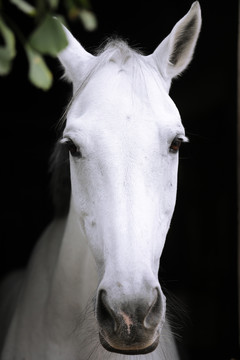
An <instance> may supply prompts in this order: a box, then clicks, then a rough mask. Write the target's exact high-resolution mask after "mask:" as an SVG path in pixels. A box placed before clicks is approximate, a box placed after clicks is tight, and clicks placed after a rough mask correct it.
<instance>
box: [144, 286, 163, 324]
mask: <svg viewBox="0 0 240 360" xmlns="http://www.w3.org/2000/svg"><path fill="white" fill-rule="evenodd" d="M155 290H156V292H157V294H156V297H155V299H154V301H153V303H152V305H151V306H150V308H149V310H148V313H147V315H146V317H145V319H144V322H143V323H144V327H145V328H146V329H151V328H155V327H157V326H158V324H159V320H160V318H161V316H162V315H163V307H164V304H163V302H162V299H161V294H160V291H159V290H158V289H157V288H156V289H155Z"/></svg>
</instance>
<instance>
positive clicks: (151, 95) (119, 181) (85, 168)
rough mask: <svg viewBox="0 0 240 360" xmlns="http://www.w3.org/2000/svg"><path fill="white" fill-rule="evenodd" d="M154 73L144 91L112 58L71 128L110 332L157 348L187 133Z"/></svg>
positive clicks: (105, 335) (76, 203) (123, 344)
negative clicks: (165, 258) (161, 272)
mask: <svg viewBox="0 0 240 360" xmlns="http://www.w3.org/2000/svg"><path fill="white" fill-rule="evenodd" d="M126 72H127V70H126ZM146 79H147V81H146V82H145V86H147V87H148V89H147V93H146V94H145V95H146V97H145V98H144V99H142V98H140V97H139V96H140V95H139V94H138V93H137V94H135V93H134V89H133V88H132V86H130V85H129V82H128V77H127V73H124V72H121V73H119V68H118V65H117V64H110V65H108V66H106V67H104V68H103V69H102V70H101V71H99V73H98V74H97V75H95V77H94V79H92V81H90V82H89V84H88V85H87V86H86V88H85V89H84V90H83V92H82V93H81V95H80V96H79V98H78V99H77V98H76V100H75V102H74V104H73V105H72V108H71V110H70V111H69V115H68V121H67V126H66V129H65V131H64V142H66V144H67V145H68V146H69V150H70V164H71V184H72V206H73V207H74V209H75V212H76V213H77V215H78V218H79V222H80V226H81V228H82V229H83V231H84V234H85V236H86V238H87V239H88V241H89V244H90V246H91V249H92V251H93V255H94V257H95V259H96V263H97V265H98V272H99V275H100V284H99V289H98V296H97V305H96V313H97V318H98V321H99V326H100V334H101V336H100V339H101V341H102V344H103V345H104V346H105V347H106V348H107V349H109V350H112V349H117V350H118V351H119V352H124V353H125V352H127V353H132V352H136V351H138V352H146V351H150V350H152V349H153V348H154V347H155V346H156V345H157V343H158V337H159V334H160V330H161V327H162V325H163V322H164V317H165V297H164V295H163V293H162V291H161V288H160V285H159V282H158V268H159V259H160V255H161V252H162V249H163V246H164V242H165V238H166V234H167V231H168V228H169V224H170V220H171V217H172V213H173V209H174V205H175V197H176V189H177V168H178V154H177V150H178V149H177V147H178V142H179V143H180V142H181V141H182V140H183V139H184V130H183V127H182V125H181V122H180V117H179V114H178V111H177V109H176V107H175V105H174V104H173V102H172V101H171V99H170V98H169V97H168V95H167V94H166V92H165V90H164V88H163V87H159V84H157V85H156V84H155V79H154V78H152V79H151V77H150V75H149V76H146ZM103 83H104V92H103V91H102V86H101V84H103ZM154 84H155V85H154ZM136 88H137V89H139V87H138V86H137V87H136ZM145 91H146V89H145ZM156 98H159V99H161V102H155V99H156ZM88 99H91V103H89V104H88V105H87V106H86V102H87V101H88ZM137 349H138V350H137Z"/></svg>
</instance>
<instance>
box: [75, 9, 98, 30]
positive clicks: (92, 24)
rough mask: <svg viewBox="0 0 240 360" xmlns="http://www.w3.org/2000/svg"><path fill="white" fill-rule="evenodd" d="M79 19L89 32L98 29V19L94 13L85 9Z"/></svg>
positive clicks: (81, 11) (80, 13)
mask: <svg viewBox="0 0 240 360" xmlns="http://www.w3.org/2000/svg"><path fill="white" fill-rule="evenodd" d="M79 17H80V19H81V21H82V23H83V26H84V27H85V29H86V30H88V31H94V30H96V28H97V18H96V16H95V14H94V13H93V12H92V11H89V10H86V9H83V10H80V12H79Z"/></svg>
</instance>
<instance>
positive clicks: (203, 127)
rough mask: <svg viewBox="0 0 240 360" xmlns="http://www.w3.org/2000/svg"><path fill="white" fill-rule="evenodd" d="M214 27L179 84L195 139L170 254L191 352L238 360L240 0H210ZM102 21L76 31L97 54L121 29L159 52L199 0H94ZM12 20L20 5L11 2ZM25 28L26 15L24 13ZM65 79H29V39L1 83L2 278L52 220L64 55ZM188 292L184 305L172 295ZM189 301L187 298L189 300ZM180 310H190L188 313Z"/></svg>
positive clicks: (170, 278) (209, 25)
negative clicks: (49, 83) (42, 83)
mask: <svg viewBox="0 0 240 360" xmlns="http://www.w3.org/2000/svg"><path fill="white" fill-rule="evenodd" d="M200 4H201V7H202V17H203V26H202V31H201V35H200V39H199V42H198V45H197V48H196V52H195V56H194V60H193V62H192V64H191V65H190V67H189V69H188V70H187V71H186V72H185V73H184V75H183V76H182V77H181V78H180V79H178V80H175V81H174V82H173V85H172V89H171V92H170V94H171V97H172V98H173V100H174V101H175V103H176V105H177V107H178V109H179V111H180V114H181V116H182V120H183V124H184V126H185V128H186V133H187V135H188V136H189V138H190V143H189V144H186V145H185V146H184V148H183V149H181V154H180V157H181V161H180V167H179V186H178V199H177V205H176V210H175V213H174V217H173V220H172V224H171V228H170V231H169V235H168V239H167V242H166V246H165V249H164V253H163V256H162V262H161V265H162V267H161V271H160V278H161V281H162V282H163V284H164V286H166V287H167V289H168V291H170V294H171V293H173V294H174V296H173V295H170V294H169V296H168V298H169V302H170V303H174V304H173V305H172V307H173V308H174V309H173V310H174V311H175V314H176V321H175V322H176V323H177V324H178V325H176V327H177V330H176V331H177V332H178V333H179V336H180V343H181V346H182V347H183V348H184V349H185V350H184V355H183V359H195V360H197V359H205V360H206V359H214V360H215V359H217V360H224V359H226V360H230V359H231V358H233V357H237V356H238V355H239V354H238V346H237V340H238V328H237V318H238V315H237V180H236V164H237V159H236V145H237V132H236V129H237V110H236V109H237V95H236V89H237V21H238V19H237V14H238V2H237V1H236V0H235V1H234V0H232V1H228V2H227V3H226V2H224V3H223V2H216V1H201V2H200ZM92 5H93V10H94V11H95V13H96V15H97V17H98V21H99V27H98V30H97V31H95V32H93V33H88V32H86V31H84V29H83V28H82V26H81V24H79V23H75V24H72V25H71V30H72V32H73V34H74V35H75V36H76V37H77V38H78V39H79V40H80V41H81V43H82V45H84V46H85V48H86V49H87V50H89V51H91V50H92V49H94V48H96V47H98V46H99V44H100V43H101V42H102V41H103V40H104V39H105V38H106V37H107V36H110V35H112V34H118V35H119V36H121V37H123V38H125V39H128V41H129V43H130V45H134V46H137V47H139V48H140V49H141V50H143V51H144V52H145V53H146V54H150V53H151V52H152V51H153V50H154V49H155V48H156V47H157V45H158V44H159V43H160V41H161V40H162V39H163V38H164V37H165V36H167V35H168V33H169V32H170V31H171V29H172V27H173V26H174V25H175V23H176V22H177V21H178V20H179V19H180V18H181V17H182V16H184V15H185V13H186V12H187V11H188V10H189V8H190V5H191V1H179V0H175V1H170V0H168V1H160V0H158V1H157V0H155V1H154V0H150V1H143V0H139V1H135V0H133V1H129V2H124V1H109V0H107V1H97V0H95V1H92ZM12 15H13V16H18V17H19V12H17V11H14V10H12ZM20 20H21V21H22V24H23V25H22V26H23V27H24V26H26V28H27V21H26V18H24V16H23V17H22V19H20ZM47 61H48V64H49V66H50V68H51V70H52V71H53V73H54V77H55V81H54V86H53V87H52V89H51V90H50V91H48V92H46V93H45V92H43V91H41V90H38V89H36V88H34V87H33V86H32V85H30V84H29V82H28V81H27V69H28V65H27V60H26V58H25V56H24V53H23V52H22V50H21V47H20V46H19V51H18V55H17V58H16V59H15V61H14V67H13V71H12V73H11V75H10V76H8V77H6V78H0V89H1V90H0V91H1V97H0V99H1V100H0V101H1V115H0V116H1V122H0V127H1V141H0V143H1V168H2V171H1V219H2V224H1V274H2V275H5V274H6V273H7V272H9V271H11V270H12V269H15V268H17V267H19V266H24V265H25V264H26V263H27V259H28V257H29V254H30V252H31V249H32V247H33V246H34V244H35V242H36V240H37V238H38V237H39V235H40V233H41V232H42V230H43V229H44V227H45V226H46V225H47V223H48V222H49V221H50V220H51V219H52V217H53V207H52V204H51V200H50V194H49V186H48V183H49V172H48V159H49V156H50V154H51V151H52V147H53V144H54V141H55V139H56V129H55V126H56V124H57V121H58V120H59V118H60V116H61V114H62V112H63V109H64V107H65V106H66V104H67V102H68V99H69V97H70V94H71V88H70V86H69V85H67V84H66V83H63V82H62V81H61V80H60V76H61V74H62V71H61V69H60V66H59V64H58V62H57V61H56V60H54V59H50V58H48V60H47ZM175 296H176V297H177V298H179V301H177V302H179V305H176V304H175V301H173V298H174V297H175ZM180 304H181V305H180ZM179 314H181V316H179Z"/></svg>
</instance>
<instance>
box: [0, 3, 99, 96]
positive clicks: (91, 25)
mask: <svg viewBox="0 0 240 360" xmlns="http://www.w3.org/2000/svg"><path fill="white" fill-rule="evenodd" d="M7 2H8V4H7V5H8V6H6V4H5V3H4V0H0V35H1V37H2V42H1V45H0V75H1V76H4V75H8V74H9V73H10V72H11V69H12V64H13V60H14V58H15V56H16V53H17V50H16V42H17V41H19V42H20V44H21V45H22V47H23V49H24V51H25V53H26V57H27V59H28V63H29V72H28V78H29V80H30V82H31V83H32V84H33V85H34V86H36V87H38V88H40V89H42V90H48V89H49V88H50V87H51V85H52V78H53V76H52V73H51V71H50V69H49V68H48V66H47V64H46V61H45V60H46V59H45V57H46V56H52V57H56V56H57V54H58V53H59V52H60V51H61V50H63V49H64V48H65V47H66V46H67V38H66V36H65V33H64V31H63V28H62V26H61V24H60V22H62V23H64V24H66V23H67V20H70V21H73V20H78V19H79V20H80V21H81V22H82V24H83V26H84V28H85V29H86V30H87V31H93V30H95V29H96V27H97V20H96V17H95V15H94V13H93V12H92V11H91V5H90V0H35V1H34V5H32V4H30V3H29V2H27V1H26V0H7ZM9 5H10V7H9ZM13 8H14V10H17V12H20V13H19V14H21V15H22V14H24V16H25V17H26V20H27V21H29V19H30V21H31V22H32V23H33V26H32V29H31V30H30V33H28V34H27V35H25V34H24V33H23V31H21V30H20V29H21V26H19V24H18V23H17V21H16V19H15V20H14V19H13V18H12V17H11V11H12V9H13ZM59 20H60V21H59ZM16 40H17V41H16Z"/></svg>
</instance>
